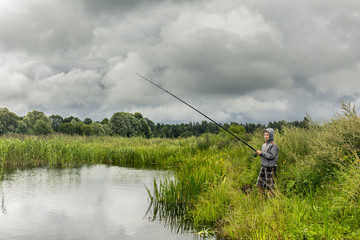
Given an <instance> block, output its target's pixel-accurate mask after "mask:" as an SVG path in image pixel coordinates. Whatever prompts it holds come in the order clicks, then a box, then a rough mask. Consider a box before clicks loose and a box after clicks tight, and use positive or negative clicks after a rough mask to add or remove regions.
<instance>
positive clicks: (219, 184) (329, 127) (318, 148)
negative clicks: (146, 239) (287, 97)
mask: <svg viewBox="0 0 360 240" xmlns="http://www.w3.org/2000/svg"><path fill="white" fill-rule="evenodd" d="M275 141H276V142H277V144H278V146H279V148H280V156H279V159H278V172H277V177H276V190H275V198H267V197H264V196H262V195H261V194H259V193H258V191H257V189H256V179H257V175H258V172H259V168H260V159H259V158H254V157H253V156H252V152H251V151H250V150H249V149H248V148H246V147H244V146H243V145H242V144H241V143H239V142H236V141H235V140H232V139H229V138H227V137H224V136H221V135H203V136H201V137H197V138H195V137H192V138H187V139H178V140H174V139H172V140H171V139H143V138H131V139H129V138H118V137H69V136H62V135H52V136H47V137H36V136H32V137H24V136H3V137H1V138H0V164H1V165H0V166H1V169H2V170H4V169H9V168H22V167H38V166H45V167H74V166H80V165H83V164H111V165H120V166H132V167H154V166H155V167H159V168H169V167H172V168H173V169H174V170H175V177H173V178H167V179H165V180H162V181H156V180H154V183H153V185H154V186H153V189H154V190H153V192H150V191H149V190H148V193H149V199H150V208H149V209H152V214H153V219H160V220H161V221H163V222H164V223H165V225H168V226H170V227H171V228H172V229H173V230H174V231H189V230H190V231H196V232H197V233H198V235H199V236H200V237H201V236H203V237H207V236H212V235H214V234H215V235H216V237H217V238H219V239H360V230H359V229H360V187H359V186H360V159H359V153H360V118H359V116H358V115H357V113H356V112H355V111H354V110H353V109H351V108H349V107H348V106H344V112H343V113H342V114H339V115H338V116H336V117H335V118H334V119H331V120H330V121H328V122H323V123H312V122H311V123H310V124H309V126H308V128H306V129H300V128H296V127H290V126H289V127H285V128H284V129H283V130H282V132H281V133H280V132H276V134H275ZM262 143H263V139H262V131H258V132H256V133H255V134H254V136H253V137H252V138H251V139H250V145H252V146H255V147H256V148H260V146H261V144H262Z"/></svg>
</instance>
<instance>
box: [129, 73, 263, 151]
mask: <svg viewBox="0 0 360 240" xmlns="http://www.w3.org/2000/svg"><path fill="white" fill-rule="evenodd" d="M136 74H137V75H138V76H139V77H142V78H143V79H144V80H146V81H148V82H149V83H151V84H153V85H154V86H156V87H158V88H160V89H161V90H163V91H164V92H166V93H168V94H170V95H171V96H173V97H174V98H176V99H177V100H179V101H180V102H182V103H184V104H186V105H187V106H189V107H191V108H192V109H193V110H195V111H196V112H198V113H200V114H201V115H203V116H204V117H206V118H207V119H209V120H210V121H211V122H213V123H215V125H217V126H218V127H220V128H222V129H223V130H225V131H226V132H227V133H229V134H231V135H232V136H233V137H235V138H236V139H237V140H239V141H240V142H242V143H243V144H245V145H246V146H248V147H249V148H251V149H252V150H253V151H255V152H256V149H255V148H253V147H252V146H250V145H249V144H248V143H247V142H245V141H244V140H242V139H241V138H239V137H238V136H236V135H235V134H233V133H232V132H230V131H229V130H227V129H226V128H224V127H223V126H221V125H220V124H219V123H217V122H215V121H214V120H212V119H211V118H209V117H208V116H206V115H205V114H204V113H202V112H200V111H199V110H197V109H196V108H194V107H193V106H191V105H190V104H188V103H187V102H185V101H184V100H182V99H181V98H179V97H177V96H175V95H174V94H172V93H171V92H169V91H167V90H166V89H164V88H162V87H161V86H159V85H157V84H156V83H154V82H152V81H150V80H149V79H147V78H146V77H144V76H142V75H140V74H139V73H136ZM254 156H255V154H254Z"/></svg>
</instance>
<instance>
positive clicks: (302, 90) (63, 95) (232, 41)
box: [0, 0, 360, 123]
mask: <svg viewBox="0 0 360 240" xmlns="http://www.w3.org/2000/svg"><path fill="white" fill-rule="evenodd" d="M358 9H360V3H358V2H357V1H354V0H352V1H351V0H348V1H342V2H341V3H340V2H338V1H317V2H313V1H303V2H301V3H296V2H289V1H284V0H276V1H275V2H271V3H270V2H268V1H265V0H261V1H256V2H254V1H243V2H242V3H241V4H239V2H238V1H235V0H226V1H218V0H212V1H200V0H199V1H195V2H193V1H182V2H181V3H178V2H177V1H165V0H157V1H145V0H143V1H140V0H139V1H114V0H107V1H102V2H101V3H100V2H99V1H93V0H91V1H76V2H74V1H57V0H53V1H45V0H36V1H31V2H29V1H25V0H14V1H2V3H0V27H1V29H2V31H1V32H0V53H1V54H0V88H1V90H2V94H1V96H0V105H2V106H4V107H8V108H9V109H10V110H12V111H15V112H16V113H18V114H20V115H21V114H26V112H27V111H29V110H32V109H36V110H43V111H45V112H46V113H48V114H54V113H55V114H56V113H58V114H61V115H63V116H68V115H76V116H79V117H81V118H85V117H91V118H93V119H95V120H101V119H102V118H104V117H111V114H112V113H114V112H116V111H132V112H134V111H140V112H142V113H143V115H144V116H146V117H148V118H150V119H153V120H154V121H156V122H189V121H201V120H203V117H202V116H200V115H198V114H197V113H196V112H193V110H191V109H189V108H187V107H186V106H185V105H184V106H182V105H181V103H179V102H176V100H175V99H172V98H171V96H168V95H166V93H164V92H161V91H160V90H159V89H156V88H154V87H153V86H151V85H150V84H148V83H147V82H145V81H143V80H142V79H141V78H139V77H138V76H137V75H136V73H137V72H139V73H141V74H143V75H145V76H146V77H149V78H151V79H152V80H153V81H156V82H157V83H158V84H160V85H162V86H163V87H165V88H166V89H168V90H169V91H171V92H173V93H174V94H176V95H178V96H180V97H182V98H184V100H186V101H188V102H189V103H191V104H192V105H194V106H196V107H198V108H199V109H201V110H203V111H204V112H205V113H208V114H209V115H210V116H212V117H213V118H215V119H216V120H218V121H224V122H229V121H242V122H245V121H248V122H265V123H266V122H268V121H274V120H282V119H285V120H289V121H292V120H301V119H302V118H303V117H304V116H305V115H306V113H309V114H310V115H311V116H314V117H315V118H317V119H321V118H324V119H326V118H329V117H331V116H332V115H333V114H334V113H335V112H336V111H338V109H339V107H340V102H341V101H353V102H354V103H356V104H360V96H359V95H360V94H359V92H360V91H359V90H360V89H359V87H358V85H359V84H358V79H357V76H359V71H360V70H359V69H360V67H359V66H360V61H359V54H360V51H359V49H360V46H359V42H360V41H359V40H360V34H359V31H358V29H359V27H360V12H359V10H358ZM10 23H11V24H10Z"/></svg>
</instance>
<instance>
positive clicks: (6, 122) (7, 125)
mask: <svg viewBox="0 0 360 240" xmlns="http://www.w3.org/2000/svg"><path fill="white" fill-rule="evenodd" d="M19 121H20V117H19V116H17V115H16V114H15V113H12V112H10V111H9V110H8V109H7V108H0V134H4V133H7V132H15V131H16V129H17V127H18V125H19Z"/></svg>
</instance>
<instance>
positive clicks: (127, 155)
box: [0, 135, 197, 169]
mask: <svg viewBox="0 0 360 240" xmlns="http://www.w3.org/2000/svg"><path fill="white" fill-rule="evenodd" d="M196 151H197V145H196V141H195V139H194V138H189V139H186V140H184V139H182V140H163V139H150V140H149V139H142V138H131V139H128V138H121V137H80V136H72V137H71V136H64V135H52V136H46V137H41V136H17V135H12V136H2V137H1V138H0V153H1V154H0V163H1V167H2V169H3V168H25V167H44V166H47V167H74V166H81V165H83V164H110V165H121V166H133V167H151V166H153V167H168V166H176V165H177V164H179V163H180V161H181V156H186V155H192V154H194V153H195V152H196Z"/></svg>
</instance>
